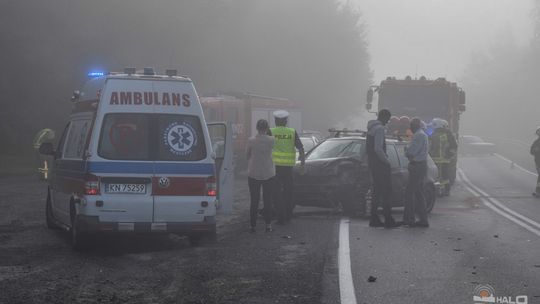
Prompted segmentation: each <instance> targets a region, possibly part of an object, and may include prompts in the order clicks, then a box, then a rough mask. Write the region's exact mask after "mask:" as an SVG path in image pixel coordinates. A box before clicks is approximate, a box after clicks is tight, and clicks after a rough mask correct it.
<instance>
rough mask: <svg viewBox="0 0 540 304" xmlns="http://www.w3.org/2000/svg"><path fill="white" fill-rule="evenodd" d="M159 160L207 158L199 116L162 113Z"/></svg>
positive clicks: (158, 123) (159, 121)
mask: <svg viewBox="0 0 540 304" xmlns="http://www.w3.org/2000/svg"><path fill="white" fill-rule="evenodd" d="M157 125H158V132H159V137H160V139H161V140H160V143H159V144H158V153H157V155H158V158H157V160H173V161H174V160H177V161H195V160H201V159H204V158H206V145H205V141H204V133H203V130H202V127H201V121H200V119H199V117H197V116H191V115H177V114H160V115H158V119H157Z"/></svg>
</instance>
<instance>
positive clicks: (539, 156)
mask: <svg viewBox="0 0 540 304" xmlns="http://www.w3.org/2000/svg"><path fill="white" fill-rule="evenodd" d="M536 135H537V136H538V138H537V139H536V140H535V141H534V142H533V144H532V146H531V154H532V155H533V156H534V163H535V164H536V171H537V172H538V179H537V180H536V190H535V191H534V192H533V196H535V197H540V127H538V128H536Z"/></svg>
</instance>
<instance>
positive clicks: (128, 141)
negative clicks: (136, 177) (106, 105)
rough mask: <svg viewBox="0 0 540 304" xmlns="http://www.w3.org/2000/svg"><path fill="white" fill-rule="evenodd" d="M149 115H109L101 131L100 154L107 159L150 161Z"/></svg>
mask: <svg viewBox="0 0 540 304" xmlns="http://www.w3.org/2000/svg"><path fill="white" fill-rule="evenodd" d="M149 135H150V117H149V115H148V114H132V113H113V114H107V115H106V116H105V119H104V121H103V127H102V129H101V139H100V143H99V149H98V154H99V155H100V156H101V157H103V158H106V159H118V160H149V159H150V138H149Z"/></svg>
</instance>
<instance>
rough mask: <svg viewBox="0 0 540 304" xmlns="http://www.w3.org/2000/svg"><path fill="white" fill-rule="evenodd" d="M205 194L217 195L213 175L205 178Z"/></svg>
mask: <svg viewBox="0 0 540 304" xmlns="http://www.w3.org/2000/svg"><path fill="white" fill-rule="evenodd" d="M206 195H207V196H217V183H216V177H215V176H209V177H208V178H207V179H206Z"/></svg>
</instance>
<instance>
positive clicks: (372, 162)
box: [366, 109, 398, 228]
mask: <svg viewBox="0 0 540 304" xmlns="http://www.w3.org/2000/svg"><path fill="white" fill-rule="evenodd" d="M390 117H391V114H390V111H388V110H386V109H382V110H380V111H379V114H378V116H377V119H376V120H370V121H369V122H368V125H367V138H366V151H367V156H368V166H369V170H370V171H371V177H372V180H373V192H372V193H373V195H372V204H371V219H370V221H369V226H370V227H383V226H384V227H386V228H392V227H396V226H398V225H397V223H396V221H394V218H392V209H391V205H390V204H391V202H390V198H391V195H392V176H391V172H390V161H389V160H388V155H387V154H386V138H385V133H386V128H385V125H386V124H387V123H388V120H390ZM380 206H382V208H383V215H384V223H383V222H381V219H380V218H379V215H378V209H379V207H380Z"/></svg>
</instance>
